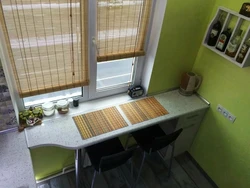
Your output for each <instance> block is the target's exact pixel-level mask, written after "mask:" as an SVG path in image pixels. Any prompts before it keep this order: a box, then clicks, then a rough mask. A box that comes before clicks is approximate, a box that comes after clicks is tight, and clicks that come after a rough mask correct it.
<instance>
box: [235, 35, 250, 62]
mask: <svg viewBox="0 0 250 188" xmlns="http://www.w3.org/2000/svg"><path fill="white" fill-rule="evenodd" d="M249 47H250V38H248V39H247V40H246V41H245V42H244V44H243V45H242V47H241V49H240V52H239V54H238V56H237V58H236V61H237V62H239V63H242V62H243V60H244V58H245V56H246V54H247V51H248V50H249Z"/></svg>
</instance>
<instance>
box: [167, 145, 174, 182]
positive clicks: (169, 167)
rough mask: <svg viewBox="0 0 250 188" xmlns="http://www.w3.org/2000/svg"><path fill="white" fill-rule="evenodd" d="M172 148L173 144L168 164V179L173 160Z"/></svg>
mask: <svg viewBox="0 0 250 188" xmlns="http://www.w3.org/2000/svg"><path fill="white" fill-rule="evenodd" d="M174 147H175V143H173V147H172V153H171V158H170V162H169V166H168V177H170V174H171V167H172V163H173V158H174Z"/></svg>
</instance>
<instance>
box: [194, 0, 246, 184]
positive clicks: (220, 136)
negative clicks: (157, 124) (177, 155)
mask: <svg viewBox="0 0 250 188" xmlns="http://www.w3.org/2000/svg"><path fill="white" fill-rule="evenodd" d="M243 2H245V1H244V0H237V1H236V0H217V1H216V3H215V6H214V9H213V11H212V14H211V15H210V16H211V17H210V20H211V19H212V17H213V16H214V14H215V11H216V10H217V8H218V6H224V7H227V8H229V9H232V10H235V11H237V12H238V11H239V9H240V7H241V5H242V3H243ZM206 24H208V23H206ZM204 34H205V33H204ZM193 70H194V71H195V72H197V73H199V74H201V75H202V76H203V83H202V85H201V87H200V89H199V93H200V94H201V95H202V96H204V97H205V98H206V99H208V100H209V101H210V102H211V108H210V109H209V111H208V114H207V115H206V117H205V119H204V121H203V123H202V125H201V128H200V129H199V132H198V134H197V136H196V139H195V142H194V144H193V145H192V148H191V154H192V155H193V157H194V158H195V159H196V160H197V161H198V163H199V164H200V165H201V166H202V167H203V169H204V170H205V171H206V172H207V173H208V175H209V176H210V177H211V178H212V179H213V180H214V181H215V182H216V184H217V185H218V186H219V187H220V188H235V187H237V188H246V187H250V149H249V146H250V142H249V133H250V126H249V125H250V118H249V115H250V113H249V112H250V111H249V108H250V85H249V80H250V68H244V69H241V68H238V67H237V66H235V65H233V64H232V63H230V62H229V61H227V60H225V59H224V58H222V57H220V56H219V55H216V54H215V53H214V52H212V51H210V50H208V49H207V48H205V47H203V46H201V48H200V50H199V53H198V56H197V59H196V62H195V65H194V68H193ZM218 104H221V105H222V106H224V107H225V108H227V109H228V110H229V111H230V112H232V113H233V114H234V115H236V117H237V119H236V121H235V123H233V124H232V123H230V122H229V121H228V120H226V119H225V118H223V117H222V115H220V114H219V113H218V112H217V111H216V107H217V105H218Z"/></svg>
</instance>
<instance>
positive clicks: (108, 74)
mask: <svg viewBox="0 0 250 188" xmlns="http://www.w3.org/2000/svg"><path fill="white" fill-rule="evenodd" d="M133 61H134V58H128V59H120V60H114V61H106V62H102V63H97V89H101V88H105V87H110V86H115V85H120V84H124V83H130V82H131V77H132V70H133Z"/></svg>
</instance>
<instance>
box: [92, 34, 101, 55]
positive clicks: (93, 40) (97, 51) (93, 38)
mask: <svg viewBox="0 0 250 188" xmlns="http://www.w3.org/2000/svg"><path fill="white" fill-rule="evenodd" d="M92 42H93V44H94V46H95V49H96V53H97V55H99V49H98V47H97V43H96V40H95V37H92Z"/></svg>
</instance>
